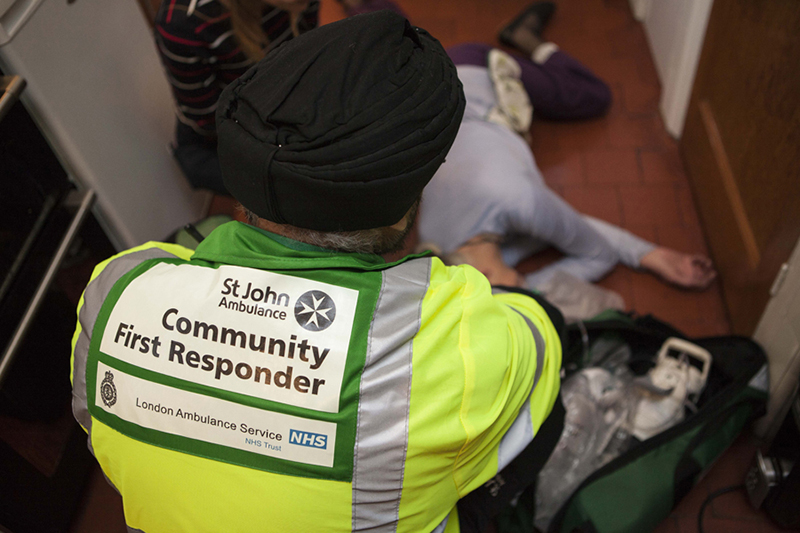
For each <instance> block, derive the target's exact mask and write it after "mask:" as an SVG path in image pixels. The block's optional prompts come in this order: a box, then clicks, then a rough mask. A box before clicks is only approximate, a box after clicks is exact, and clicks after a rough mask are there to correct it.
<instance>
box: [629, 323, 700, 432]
mask: <svg viewBox="0 0 800 533" xmlns="http://www.w3.org/2000/svg"><path fill="white" fill-rule="evenodd" d="M711 360H712V358H711V354H710V353H709V352H708V350H705V349H703V348H701V347H700V346H697V345H696V344H692V343H691V342H688V341H685V340H683V339H678V338H676V337H670V338H669V339H667V340H666V341H665V342H664V344H663V345H662V346H661V350H659V352H658V359H657V361H656V366H655V367H654V368H653V369H651V370H650V372H648V374H647V376H646V378H644V379H643V380H636V381H637V384H638V385H639V387H638V390H639V392H640V395H641V399H640V400H639V403H638V405H637V407H636V411H635V415H634V417H633V423H632V424H631V425H632V428H631V432H632V433H633V435H635V436H636V438H638V439H640V440H646V439H649V438H650V437H652V436H653V435H656V434H658V433H661V432H662V431H664V430H666V429H668V428H670V427H672V426H673V425H675V424H676V423H678V422H680V421H681V420H683V417H684V410H685V408H686V406H687V404H688V405H689V406H693V405H694V403H695V402H697V399H698V398H699V396H700V393H701V392H702V390H703V388H704V387H705V385H706V380H707V379H708V372H709V370H710V368H711Z"/></svg>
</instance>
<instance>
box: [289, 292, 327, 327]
mask: <svg viewBox="0 0 800 533" xmlns="http://www.w3.org/2000/svg"><path fill="white" fill-rule="evenodd" d="M294 317H295V318H296V319H297V323H298V324H300V325H301V326H302V327H304V328H305V329H307V330H309V331H322V330H323V329H325V328H327V327H328V326H330V325H331V324H332V323H333V319H334V318H336V305H335V304H334V303H333V299H332V298H331V297H330V296H328V295H327V294H325V293H324V292H322V291H308V292H307V293H305V294H303V295H302V296H301V297H300V298H298V299H297V303H296V304H294Z"/></svg>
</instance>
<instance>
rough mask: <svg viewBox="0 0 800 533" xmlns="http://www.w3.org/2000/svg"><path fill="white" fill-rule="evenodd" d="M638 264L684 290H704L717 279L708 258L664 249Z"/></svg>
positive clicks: (656, 250) (655, 251) (651, 254)
mask: <svg viewBox="0 0 800 533" xmlns="http://www.w3.org/2000/svg"><path fill="white" fill-rule="evenodd" d="M639 264H640V265H641V267H642V268H645V269H647V270H650V271H651V272H653V273H655V274H656V275H657V276H660V277H661V278H662V279H664V280H665V281H667V282H669V283H672V284H675V285H677V286H679V287H684V288H686V289H700V290H702V289H705V288H706V287H708V286H709V285H711V282H712V281H714V278H716V277H717V272H716V271H715V270H714V265H713V264H712V263H711V259H709V258H708V257H706V256H704V255H700V254H685V253H682V252H678V251H676V250H671V249H669V248H664V247H659V248H656V249H655V250H653V251H652V252H650V253H649V254H647V255H645V256H644V257H642V258H641V259H640V260H639Z"/></svg>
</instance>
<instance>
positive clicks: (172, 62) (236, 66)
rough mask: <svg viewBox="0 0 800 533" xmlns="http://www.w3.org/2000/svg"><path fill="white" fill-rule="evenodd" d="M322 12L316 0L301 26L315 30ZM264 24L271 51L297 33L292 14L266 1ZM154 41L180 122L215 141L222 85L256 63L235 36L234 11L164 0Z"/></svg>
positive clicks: (196, 0)
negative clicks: (231, 14)
mask: <svg viewBox="0 0 800 533" xmlns="http://www.w3.org/2000/svg"><path fill="white" fill-rule="evenodd" d="M318 14H319V0H311V2H309V5H308V8H307V9H306V10H305V11H303V12H302V14H301V15H300V18H299V20H298V24H297V26H298V30H299V31H300V32H301V33H303V32H305V31H308V30H311V29H313V28H315V27H316V26H317V23H318ZM261 27H262V28H263V29H264V33H265V34H266V35H267V38H268V39H269V43H270V44H269V46H268V48H267V50H270V49H272V48H275V47H276V46H278V45H280V44H281V43H283V42H285V41H288V40H289V39H291V38H292V37H293V34H292V29H291V21H290V16H289V13H288V12H286V11H283V10H280V9H278V8H275V7H272V6H269V5H266V4H265V5H264V11H263V16H262V19H261ZM155 39H156V45H157V47H158V52H159V55H160V56H161V61H162V63H163V64H164V68H165V71H166V74H167V79H168V80H169V83H170V85H171V86H172V93H173V94H174V96H175V110H176V113H177V115H178V120H179V121H180V122H181V123H183V124H185V125H186V126H188V127H190V128H191V129H192V130H193V131H194V132H195V133H197V134H199V135H201V136H202V138H204V139H206V140H212V139H214V138H215V124H214V112H215V111H216V108H217V100H219V96H220V93H221V92H222V89H224V88H225V86H226V85H228V84H229V83H230V82H232V81H233V80H235V79H236V78H238V77H239V76H241V75H242V74H244V72H245V71H246V70H247V69H248V68H249V67H250V66H251V65H252V63H253V62H252V61H251V60H250V59H249V58H248V57H247V56H246V55H245V53H244V52H243V51H242V50H241V48H240V47H239V43H238V41H237V40H236V37H235V36H234V35H233V30H232V28H231V20H230V12H229V11H228V10H227V9H226V8H225V7H224V6H223V5H222V4H221V3H220V2H219V1H217V0H163V1H162V3H161V7H160V9H159V10H158V15H157V16H156V21H155ZM184 129H186V128H184ZM198 140H200V139H198Z"/></svg>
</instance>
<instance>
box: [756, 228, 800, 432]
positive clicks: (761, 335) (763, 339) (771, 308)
mask: <svg viewBox="0 0 800 533" xmlns="http://www.w3.org/2000/svg"><path fill="white" fill-rule="evenodd" d="M783 271H784V272H783V273H782V274H779V275H778V276H779V277H778V279H776V283H775V284H774V285H773V287H772V290H771V291H770V294H771V295H772V298H771V299H770V301H769V303H768V304H767V308H766V310H765V311H764V314H763V315H762V316H761V321H760V322H759V324H758V327H757V328H756V332H755V333H754V334H753V338H754V339H755V340H756V341H757V342H758V343H760V344H761V345H762V346H763V347H764V350H766V352H767V359H768V360H769V379H770V399H769V406H768V407H767V414H766V416H765V417H764V418H762V419H761V420H759V422H758V423H757V424H756V427H755V430H756V434H757V435H759V436H760V437H762V438H765V439H766V440H771V439H772V437H773V436H774V435H775V432H776V431H777V430H778V427H779V425H780V422H781V421H782V420H783V417H784V415H785V414H786V412H787V411H788V409H789V402H790V400H791V398H792V395H793V394H794V392H795V391H796V389H797V385H798V378H800V241H798V243H797V246H795V249H794V252H792V256H791V257H790V258H789V261H788V262H787V263H786V265H785V266H784V268H783Z"/></svg>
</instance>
